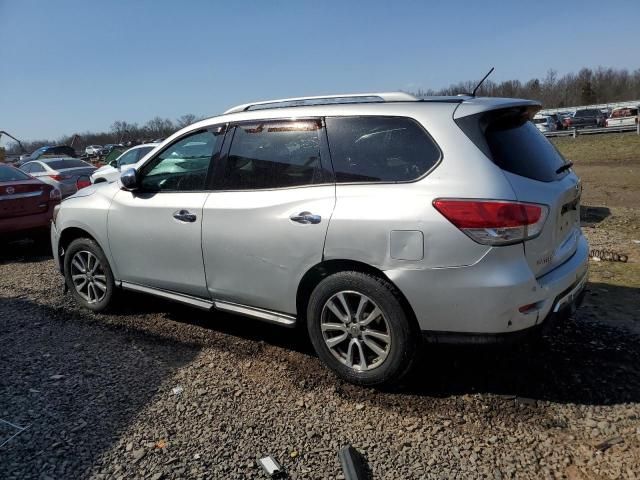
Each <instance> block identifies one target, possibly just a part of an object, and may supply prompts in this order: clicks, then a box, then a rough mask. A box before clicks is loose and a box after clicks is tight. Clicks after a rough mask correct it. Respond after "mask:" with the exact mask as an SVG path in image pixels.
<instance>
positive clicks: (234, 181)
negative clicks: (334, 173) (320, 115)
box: [223, 120, 324, 190]
mask: <svg viewBox="0 0 640 480" xmlns="http://www.w3.org/2000/svg"><path fill="white" fill-rule="evenodd" d="M320 131H321V126H320V122H319V121H317V120H300V121H271V122H261V123H256V124H251V125H239V126H237V127H236V129H235V133H234V135H233V141H232V143H231V149H230V151H229V155H228V158H227V161H226V164H225V171H224V180H223V188H225V189H230V190H247V189H259V188H280V187H293V186H299V185H311V184H314V183H322V181H323V179H324V177H323V171H322V167H321V164H320V138H319V134H320Z"/></svg>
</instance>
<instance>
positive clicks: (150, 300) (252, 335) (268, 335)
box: [110, 292, 313, 355]
mask: <svg viewBox="0 0 640 480" xmlns="http://www.w3.org/2000/svg"><path fill="white" fill-rule="evenodd" d="M118 303H119V305H118V307H117V308H116V309H115V310H114V311H111V312H110V314H111V315H113V316H124V317H126V316H128V315H144V314H149V313H162V314H164V317H165V318H166V319H168V320H171V321H175V322H179V323H185V324H190V325H194V326H197V327H202V328H205V329H207V330H210V331H217V332H219V333H223V334H225V335H232V336H235V337H240V338H243V339H246V340H251V341H255V342H264V343H267V344H270V345H275V346H279V347H283V348H286V349H288V350H292V351H296V352H299V353H304V354H308V355H313V349H312V347H311V342H310V341H309V338H308V337H307V335H306V331H305V327H304V325H299V326H298V327H296V328H287V327H283V326H280V325H273V324H269V323H266V322H262V321H259V320H255V319H252V318H248V317H244V316H242V315H235V314H231V313H227V312H222V311H211V312H209V311H205V310H200V309H196V308H191V307H188V306H185V305H182V304H180V303H176V302H171V301H168V300H164V299H162V298H159V297H153V296H150V295H146V294H142V293H137V292H122V293H121V298H120V301H119V302H118Z"/></svg>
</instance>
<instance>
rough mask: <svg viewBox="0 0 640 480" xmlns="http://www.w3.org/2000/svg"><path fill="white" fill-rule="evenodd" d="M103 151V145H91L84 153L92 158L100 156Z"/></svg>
mask: <svg viewBox="0 0 640 480" xmlns="http://www.w3.org/2000/svg"><path fill="white" fill-rule="evenodd" d="M101 149H102V145H89V146H88V147H87V148H85V149H84V153H86V154H87V155H89V156H90V157H93V156H95V155H99V154H100V150H101Z"/></svg>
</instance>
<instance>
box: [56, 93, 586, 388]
mask: <svg viewBox="0 0 640 480" xmlns="http://www.w3.org/2000/svg"><path fill="white" fill-rule="evenodd" d="M539 108H540V105H538V104H537V103H535V102H531V101H527V100H516V99H500V98H475V97H472V96H462V97H460V96H459V97H438V98H432V99H422V100H419V99H417V98H414V97H412V96H410V95H407V94H403V93H387V94H366V95H364V94H363V95H352V96H339V97H312V98H303V99H288V100H281V101H271V102H261V103H254V104H248V105H241V106H238V107H235V108H232V109H231V110H228V111H227V112H225V113H224V114H223V115H221V116H217V117H213V118H210V119H208V120H204V121H201V122H199V123H196V124H194V125H191V126H189V127H187V128H185V129H183V130H181V131H179V132H177V133H175V134H174V135H172V136H171V137H170V138H168V139H167V140H165V141H164V142H163V143H162V144H161V145H160V147H158V148H157V149H156V150H155V151H154V152H153V153H152V154H150V155H148V156H147V158H146V160H145V161H143V162H140V164H137V165H136V169H135V170H134V169H130V170H127V171H126V172H124V173H123V174H122V177H121V178H120V180H119V181H118V182H115V183H111V184H99V185H93V186H91V187H89V188H85V189H82V190H81V191H79V192H78V193H77V194H75V195H74V196H72V197H70V198H68V199H67V200H65V201H64V202H63V203H62V204H61V206H60V208H59V209H58V210H57V212H56V215H55V218H54V223H53V225H52V229H51V239H52V244H53V252H54V254H55V259H56V261H57V263H58V265H59V268H60V271H61V272H62V273H63V274H64V277H65V281H66V286H67V287H68V288H69V289H70V290H71V292H72V294H73V296H74V297H75V299H76V300H77V301H78V302H79V303H80V304H82V305H83V306H85V307H86V308H89V309H91V310H94V311H100V310H103V309H105V308H106V307H108V306H109V305H110V304H111V303H112V301H113V300H114V298H115V296H116V294H117V293H118V289H127V290H134V291H137V292H143V293H147V294H152V295H158V296H161V297H165V298H169V299H172V300H176V301H179V302H183V303H186V304H189V305H193V306H196V307H200V308H203V309H207V310H212V309H215V310H222V311H227V312H234V313H237V314H241V315H244V316H248V317H253V318H257V319H260V320H264V321H267V322H273V323H276V324H279V325H283V326H287V327H293V326H295V325H298V324H305V323H306V327H307V330H308V334H309V336H310V339H311V341H312V343H313V346H314V348H315V350H316V352H317V354H318V356H319V357H320V359H321V360H322V361H323V362H324V363H325V364H326V365H328V366H329V367H330V368H331V369H332V370H333V371H335V372H336V373H337V374H338V375H339V376H340V377H342V378H344V379H346V380H348V381H350V382H354V383H358V384H362V385H380V384H384V383H389V382H393V381H397V380H398V379H400V378H401V377H402V376H403V375H404V374H405V373H406V372H407V371H408V370H409V368H410V367H411V364H412V361H413V359H414V358H415V356H416V352H417V349H418V347H419V345H420V343H421V340H422V339H423V338H426V339H428V340H430V341H437V342H441V343H445V342H456V343H460V342H470V343H478V342H492V341H495V340H500V339H505V338H514V337H517V338H521V337H522V336H523V335H524V334H528V333H531V332H536V331H539V330H540V328H541V327H542V325H543V324H545V325H546V324H548V323H549V322H550V321H552V320H554V319H556V318H557V317H559V316H561V315H563V314H564V313H565V312H568V311H571V310H573V309H574V308H575V307H576V305H577V304H578V303H579V301H580V299H581V297H582V291H583V287H584V285H585V283H586V278H587V277H586V274H587V257H588V246H587V242H586V240H585V238H584V237H583V235H582V233H581V231H580V225H579V210H580V204H579V201H580V193H581V187H580V182H579V180H578V177H577V176H576V175H575V174H574V173H573V172H572V171H571V169H570V167H571V164H570V163H569V162H566V161H565V160H564V159H563V157H562V156H561V155H560V154H559V153H558V152H557V151H556V149H555V148H554V147H553V146H552V145H551V144H550V143H549V142H548V141H547V140H546V139H545V138H544V136H543V135H542V134H541V133H540V132H539V131H538V130H537V129H536V127H535V126H534V125H533V123H531V121H530V119H531V118H532V117H533V115H534V114H535V113H536V112H537V111H538V110H539ZM238 321H239V322H241V321H242V319H241V318H238ZM519 334H522V335H519Z"/></svg>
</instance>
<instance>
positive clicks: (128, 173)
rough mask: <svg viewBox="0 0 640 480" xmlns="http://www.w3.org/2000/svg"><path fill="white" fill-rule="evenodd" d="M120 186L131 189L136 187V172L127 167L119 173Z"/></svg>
mask: <svg viewBox="0 0 640 480" xmlns="http://www.w3.org/2000/svg"><path fill="white" fill-rule="evenodd" d="M120 182H121V183H122V188H123V189H125V190H129V191H133V190H137V189H138V174H137V172H136V171H135V169H133V168H128V169H127V170H125V171H124V172H123V173H122V175H120Z"/></svg>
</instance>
